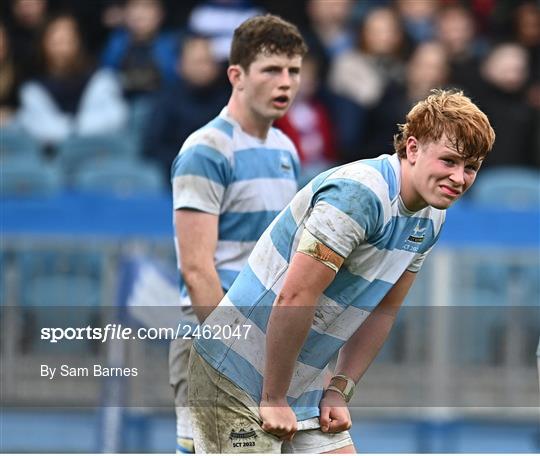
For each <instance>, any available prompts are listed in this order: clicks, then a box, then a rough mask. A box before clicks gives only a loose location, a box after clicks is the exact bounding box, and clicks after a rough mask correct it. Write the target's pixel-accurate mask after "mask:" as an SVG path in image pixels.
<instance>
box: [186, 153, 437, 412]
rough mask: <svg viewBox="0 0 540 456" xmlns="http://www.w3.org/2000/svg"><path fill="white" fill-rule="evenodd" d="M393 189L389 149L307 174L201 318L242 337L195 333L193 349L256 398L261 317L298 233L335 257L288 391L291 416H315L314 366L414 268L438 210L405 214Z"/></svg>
mask: <svg viewBox="0 0 540 456" xmlns="http://www.w3.org/2000/svg"><path fill="white" fill-rule="evenodd" d="M399 189H400V161H399V159H398V157H397V155H392V156H389V155H382V156H380V157H378V158H376V159H373V160H361V161H358V162H354V163H350V164H347V165H344V166H341V167H338V168H334V169H331V170H329V171H327V172H324V173H322V174H320V175H319V176H317V177H316V178H315V179H313V180H312V181H311V183H310V184H308V185H307V186H306V187H304V188H303V189H302V190H301V191H300V192H299V193H298V194H297V195H296V196H295V198H294V199H293V200H292V202H291V203H290V204H289V205H288V206H287V207H286V208H285V209H284V210H283V211H282V212H281V213H280V215H279V216H278V217H277V218H276V219H275V220H274V221H273V222H272V224H271V225H270V226H269V227H268V229H267V230H266V231H265V232H264V234H263V236H262V237H261V239H260V240H259V242H258V243H257V245H256V246H255V248H254V250H253V252H252V253H251V255H250V257H249V260H248V264H247V265H246V267H245V268H244V269H243V270H242V272H241V273H240V275H239V276H238V278H237V280H236V281H235V283H234V284H233V286H232V287H231V289H230V290H229V292H228V293H227V294H226V295H225V297H224V298H223V300H222V301H221V303H220V304H219V307H218V308H217V309H216V310H215V311H214V312H213V313H212V314H211V315H210V316H209V317H208V319H207V321H206V322H205V323H208V324H209V325H214V324H218V325H227V324H229V325H237V324H240V325H251V329H250V330H249V331H248V332H247V338H244V337H242V338H240V339H238V338H230V339H223V338H222V339H221V340H217V339H208V340H204V339H199V340H196V341H195V347H196V350H197V351H198V352H199V353H200V354H201V355H202V356H203V357H204V358H205V359H206V361H207V362H209V363H210V364H211V365H212V366H213V367H214V368H215V369H217V370H219V371H220V372H222V373H223V374H224V375H225V376H226V377H228V378H229V379H230V380H231V381H233V382H234V383H235V384H236V385H238V386H239V387H240V388H242V389H244V390H245V391H246V392H248V393H249V394H250V395H251V397H252V398H253V399H254V400H255V401H256V402H257V403H258V401H259V400H260V397H261V391H262V380H263V375H264V366H265V344H266V327H267V323H268V318H269V316H270V313H271V310H272V306H273V304H274V300H275V298H276V296H277V294H278V293H279V291H280V290H281V288H282V286H283V283H284V278H285V275H286V272H287V269H288V267H289V263H290V261H291V257H292V255H293V254H294V252H295V251H296V249H297V246H298V243H299V240H300V236H301V234H302V232H303V230H304V229H307V230H308V231H309V232H310V233H311V234H312V235H313V236H315V237H316V238H317V239H318V240H319V241H321V242H323V243H324V244H325V245H327V246H328V247H330V248H331V249H332V250H334V251H335V252H337V253H338V254H339V255H341V256H342V257H343V258H345V261H344V263H343V265H342V267H341V268H340V270H339V271H338V273H337V274H336V277H335V278H334V280H333V281H332V283H331V284H330V286H329V287H328V288H327V289H326V290H325V291H324V293H323V294H322V296H321V298H320V300H319V302H318V303H317V306H316V312H315V318H314V320H313V323H312V326H311V328H310V331H309V334H308V337H307V339H306V341H305V343H304V345H303V347H302V349H301V351H300V355H299V357H298V360H297V362H296V366H295V368H294V374H293V378H292V381H291V385H290V388H289V391H288V401H289V403H290V404H291V406H292V407H293V410H294V411H295V413H296V415H297V418H298V419H299V420H304V419H307V418H311V417H315V416H318V414H319V408H318V405H319V401H320V399H321V397H322V386H323V375H324V372H323V371H324V368H325V367H326V365H327V364H328V362H329V361H330V359H331V358H332V356H333V355H334V354H335V353H337V352H338V350H339V349H340V348H341V346H342V345H343V344H344V343H345V342H346V341H347V340H348V339H349V337H350V336H351V335H352V334H353V333H354V332H355V331H356V329H357V328H358V327H359V326H360V325H361V324H362V322H363V321H364V320H365V318H366V317H367V316H368V314H369V312H370V310H371V309H373V308H374V307H375V306H376V305H377V304H378V303H379V302H380V301H381V300H382V298H383V297H384V296H385V295H386V293H387V292H388V291H389V290H390V288H391V287H392V286H393V285H394V284H395V283H396V281H397V280H398V279H399V277H400V276H401V275H402V274H403V272H404V271H406V270H410V271H413V272H416V271H418V270H419V269H420V266H421V264H422V262H423V261H424V258H425V257H426V255H427V253H428V252H429V251H430V249H431V248H432V246H433V245H434V244H435V242H436V240H437V238H438V237H439V233H440V231H441V227H442V224H443V222H444V217H445V211H441V210H437V209H435V208H432V207H427V208H425V209H423V210H421V211H419V212H416V213H412V212H410V211H408V210H407V209H406V208H405V206H404V205H403V203H402V201H401V198H400V196H399ZM306 274H309V271H306ZM280 311H281V310H280ZM284 311H285V310H284Z"/></svg>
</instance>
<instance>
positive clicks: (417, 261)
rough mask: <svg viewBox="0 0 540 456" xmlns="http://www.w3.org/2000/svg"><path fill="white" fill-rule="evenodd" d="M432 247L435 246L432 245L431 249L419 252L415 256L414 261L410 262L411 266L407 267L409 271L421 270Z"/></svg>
mask: <svg viewBox="0 0 540 456" xmlns="http://www.w3.org/2000/svg"><path fill="white" fill-rule="evenodd" d="M431 249H433V247H431V248H430V249H429V250H427V251H426V252H424V253H417V254H416V255H415V256H414V257H413V259H412V261H411V262H410V264H409V267H408V268H407V271H409V272H418V271H420V269H421V267H422V265H423V264H424V260H425V259H426V257H427V256H428V255H429V253H430V252H431Z"/></svg>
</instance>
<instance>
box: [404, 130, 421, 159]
mask: <svg viewBox="0 0 540 456" xmlns="http://www.w3.org/2000/svg"><path fill="white" fill-rule="evenodd" d="M418 147H419V146H418V139H416V138H415V137H414V136H409V137H408V138H407V143H406V152H407V160H408V162H409V163H410V164H414V163H416V158H417V157H418V152H419V151H418Z"/></svg>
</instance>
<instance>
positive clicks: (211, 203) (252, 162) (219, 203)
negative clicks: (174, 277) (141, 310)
mask: <svg viewBox="0 0 540 456" xmlns="http://www.w3.org/2000/svg"><path fill="white" fill-rule="evenodd" d="M298 175H299V161H298V154H297V153H296V149H295V147H294V145H293V143H292V142H291V140H290V139H289V138H288V137H287V136H285V135H284V134H283V133H282V132H281V131H280V130H278V129H276V128H271V129H270V131H269V132H268V135H267V137H266V139H265V140H261V139H258V138H255V137H253V136H250V135H248V134H247V133H245V132H244V131H243V130H242V128H241V127H240V125H239V124H238V123H237V122H236V121H235V120H233V119H232V118H231V117H230V116H229V115H228V114H227V108H224V109H223V110H222V111H221V113H220V114H219V116H217V117H216V118H215V119H213V120H212V121H210V122H209V123H208V124H207V125H205V126H204V127H202V128H200V129H199V130H197V131H195V132H194V133H193V134H191V135H190V136H189V137H188V138H187V140H186V141H185V143H184V144H183V146H182V148H181V149H180V152H179V153H178V155H177V156H176V158H175V160H174V162H173V165H172V169H171V180H172V187H173V207H174V210H177V209H195V210H199V211H202V212H206V213H209V214H215V215H219V225H218V244H217V248H216V252H215V256H214V262H215V265H216V269H217V272H218V274H219V278H220V281H221V286H222V288H223V289H224V290H225V291H227V290H228V289H229V288H230V286H231V284H232V282H233V281H234V279H235V278H236V276H237V275H238V273H239V272H240V271H241V269H242V268H243V267H244V265H245V264H246V262H247V259H248V257H249V254H250V253H251V250H252V249H253V247H254V246H255V243H256V241H257V240H258V239H259V238H260V237H261V235H262V233H263V232H264V230H265V229H266V228H267V227H268V225H269V224H270V223H271V222H272V220H273V219H274V218H275V217H276V215H278V214H279V212H280V211H281V210H282V209H283V208H284V207H285V206H286V205H287V204H288V203H289V202H290V201H291V199H292V198H293V197H294V195H295V193H296V191H297V179H298ZM173 223H174V218H173ZM175 246H176V253H177V259H178V266H180V254H179V249H178V242H177V239H176V237H175ZM180 295H181V301H182V304H183V305H188V304H190V302H189V296H188V293H187V290H186V287H185V284H184V282H183V280H182V278H181V277H180Z"/></svg>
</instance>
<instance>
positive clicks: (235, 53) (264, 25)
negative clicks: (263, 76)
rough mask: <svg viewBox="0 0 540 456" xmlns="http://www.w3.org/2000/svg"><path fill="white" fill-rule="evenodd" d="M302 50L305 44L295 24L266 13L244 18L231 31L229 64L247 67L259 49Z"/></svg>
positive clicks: (297, 52)
mask: <svg viewBox="0 0 540 456" xmlns="http://www.w3.org/2000/svg"><path fill="white" fill-rule="evenodd" d="M306 52H307V45H306V43H305V42H304V39H303V38H302V35H301V34H300V32H299V31H298V28H297V27H296V26H295V25H293V24H291V23H290V22H287V21H285V20H284V19H282V18H280V17H279V16H274V15H272V14H266V15H264V16H254V17H252V18H250V19H248V20H247V21H245V22H243V23H242V24H241V25H240V26H239V27H238V28H237V29H236V30H235V31H234V37H233V41H232V45H231V53H230V56H229V64H230V65H240V66H241V67H242V68H244V70H246V71H248V70H249V66H250V65H251V63H253V61H254V60H255V59H256V58H257V55H259V54H260V53H265V54H269V55H271V54H285V55H286V56H287V57H292V56H296V55H299V56H301V57H303V56H304V55H305V54H306Z"/></svg>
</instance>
